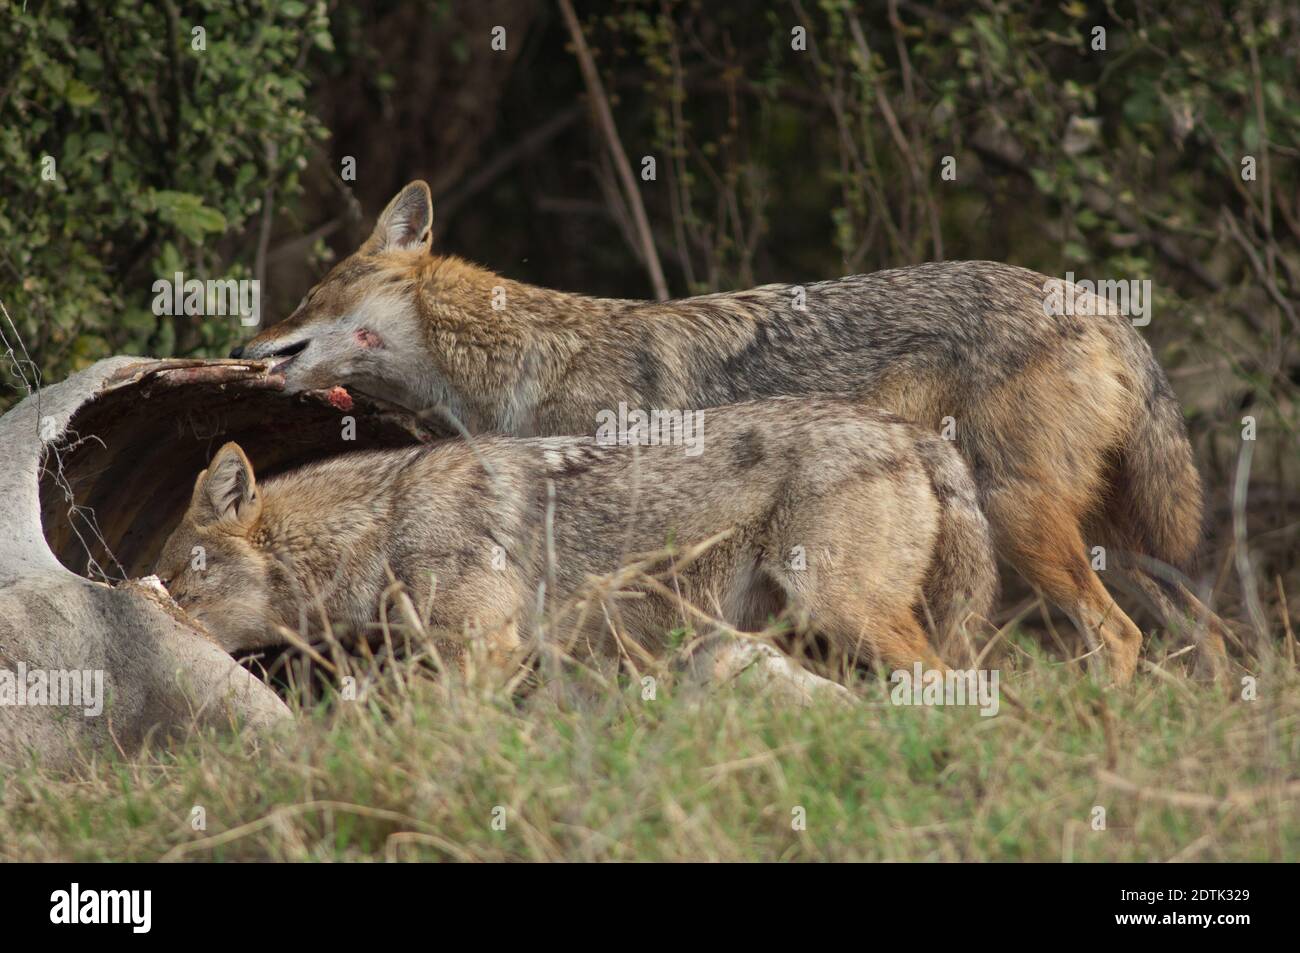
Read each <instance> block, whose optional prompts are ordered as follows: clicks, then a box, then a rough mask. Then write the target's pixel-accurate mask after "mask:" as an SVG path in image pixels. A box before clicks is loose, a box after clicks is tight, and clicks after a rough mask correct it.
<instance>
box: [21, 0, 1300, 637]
mask: <svg viewBox="0 0 1300 953" xmlns="http://www.w3.org/2000/svg"><path fill="white" fill-rule="evenodd" d="M577 8H578V9H577V13H578V17H579V19H580V20H581V22H582V25H583V29H584V34H585V37H586V42H587V44H588V45H589V46H590V48H591V50H592V54H593V56H594V58H595V62H596V65H597V67H598V69H599V74H600V77H601V79H602V81H603V84H604V88H605V90H606V91H607V93H608V95H609V98H610V102H611V106H612V112H613V117H614V121H615V123H616V126H617V134H618V137H619V139H620V140H621V142H622V144H623V147H624V149H625V150H626V152H627V155H628V156H629V158H630V159H631V163H632V166H633V169H634V171H638V172H639V170H640V168H641V162H640V160H641V157H642V156H646V155H651V156H654V157H655V158H656V161H657V172H658V176H657V179H656V180H655V181H653V182H645V181H641V180H640V178H639V177H638V179H637V186H638V189H639V193H640V196H641V199H642V200H643V202H644V204H645V207H646V211H647V216H648V220H649V223H650V228H651V231H652V234H653V239H654V243H655V246H656V248H657V251H658V256H659V257H660V259H661V260H662V262H663V269H664V272H665V274H666V279H667V285H668V289H669V291H670V293H671V294H673V295H686V294H693V293H699V292H705V291H712V290H720V289H732V288H738V287H744V286H748V285H752V284H758V283H762V282H767V281H787V280H789V281H809V280H814V279H820V278H830V277H835V276H838V275H842V274H847V273H852V272H863V271H872V270H875V269H879V268H887V267H894V266H899V265H905V264H909V263H912V262H920V261H927V260H932V259H938V258H947V259H961V258H982V259H995V260H999V261H1006V262H1013V263H1016V264H1021V265H1025V266H1028V267H1031V268H1035V269H1038V270H1041V271H1043V272H1045V273H1047V274H1049V275H1064V273H1065V272H1067V271H1073V272H1074V273H1075V274H1076V275H1077V276H1078V277H1090V278H1114V279H1135V278H1136V279H1141V278H1150V279H1152V281H1153V285H1154V289H1155V294H1156V300H1155V308H1154V315H1153V319H1152V322H1151V324H1150V326H1149V327H1147V328H1145V329H1144V330H1143V332H1142V333H1143V334H1144V335H1145V336H1146V338H1147V340H1148V341H1150V343H1151V344H1152V346H1153V348H1155V350H1156V352H1157V354H1158V356H1159V357H1160V359H1161V361H1162V363H1163V364H1164V366H1165V367H1166V368H1167V370H1168V371H1169V374H1170V377H1171V380H1172V381H1173V384H1174V387H1175V389H1176V390H1177V391H1178V393H1179V395H1180V398H1181V399H1182V402H1183V405H1184V409H1185V411H1186V414H1187V417H1188V421H1189V426H1190V429H1191V432H1192V437H1193V441H1194V444H1195V448H1196V453H1197V457H1198V460H1199V461H1200V463H1201V466H1202V469H1203V471H1204V473H1205V474H1206V477H1207V484H1208V501H1209V507H1208V509H1209V520H1210V523H1211V544H1210V545H1209V546H1208V547H1207V553H1206V561H1205V568H1206V570H1207V573H1208V575H1209V577H1210V578H1211V579H1212V580H1214V581H1215V583H1216V585H1217V586H1218V597H1219V600H1220V603H1221V604H1225V605H1227V606H1228V607H1229V608H1230V609H1231V610H1232V611H1235V612H1237V617H1238V618H1239V619H1242V620H1245V619H1247V618H1248V616H1249V613H1247V612H1246V611H1245V610H1244V607H1243V600H1244V594H1245V593H1246V592H1247V591H1254V592H1256V593H1258V594H1259V597H1260V599H1261V600H1262V601H1261V604H1260V609H1259V612H1257V613H1256V616H1255V619H1254V620H1253V621H1254V623H1255V628H1256V629H1257V630H1258V629H1259V627H1260V625H1261V624H1262V625H1263V626H1264V627H1266V628H1267V629H1269V630H1270V631H1272V632H1273V633H1277V632H1280V631H1282V630H1283V628H1284V626H1285V624H1286V623H1285V620H1286V619H1287V618H1288V617H1289V615H1290V616H1293V615H1294V614H1295V613H1294V611H1292V612H1291V613H1289V614H1288V613H1287V612H1285V611H1283V605H1284V602H1285V601H1286V600H1287V599H1288V598H1289V600H1290V604H1291V606H1293V607H1295V606H1300V568H1298V565H1300V564H1298V562H1297V559H1296V550H1297V535H1298V534H1297V528H1298V525H1300V500H1298V499H1297V492H1296V489H1297V480H1296V470H1297V467H1298V466H1300V459H1298V458H1300V454H1297V446H1298V444H1297V426H1298V425H1300V411H1298V410H1297V403H1296V391H1297V386H1298V383H1300V346H1298V345H1297V338H1300V334H1297V331H1298V330H1300V311H1298V309H1300V188H1297V186H1300V161H1298V160H1300V89H1298V88H1297V87H1298V85H1300V84H1298V83H1297V72H1298V63H1300V56H1298V53H1300V6H1297V5H1296V4H1295V3H1293V2H1290V0H1251V2H1242V3H1232V2H1214V0H1210V2H1198V3H1181V2H1168V3H1149V2H1139V3H1118V2H1116V3H1098V2H1082V0H1070V2H1059V0H1056V2H1014V3H1013V2H1002V0H979V2H955V0H951V2H950V0H931V2H910V0H888V2H879V3H849V2H841V0H824V2H817V0H802V2H798V0H796V2H790V3H785V2H777V0H772V2H769V3H760V2H738V3H705V2H700V0H593V2H580V3H578V4H577ZM497 25H500V26H504V27H505V28H506V38H507V50H506V51H505V52H494V51H493V50H492V49H491V47H490V41H491V30H492V28H493V27H494V26H497ZM195 26H202V27H203V28H204V30H205V31H206V44H207V47H206V50H203V51H195V50H193V49H192V48H191V43H190V41H191V30H192V29H193V28H194V27H195ZM795 26H803V27H805V28H806V30H807V34H808V43H807V50H806V51H803V52H797V51H794V50H792V49H791V30H792V28H793V27H795ZM1096 26H1102V27H1104V28H1105V29H1106V50H1105V51H1104V52H1101V51H1094V50H1092V49H1091V48H1090V41H1091V37H1092V30H1093V28H1094V27H1096ZM586 92H587V91H586V87H585V85H584V81H583V76H582V73H581V71H580V69H579V65H578V62H577V60H576V59H575V56H574V47H573V44H572V42H571V35H570V33H569V31H568V30H567V29H566V25H565V22H564V20H563V18H562V17H561V15H560V12H559V10H558V9H557V8H556V7H555V6H554V5H553V4H552V3H549V2H542V0H462V2H396V0H356V2H342V0H319V2H305V0H303V2H300V0H285V2H260V0H233V2H231V0H228V2H217V0H201V2H194V3H181V2H179V0H52V2H39V0H28V2H27V3H25V4H24V3H22V2H21V0H17V2H15V0H0V301H3V303H4V305H5V306H6V308H7V311H8V314H9V316H10V317H11V319H12V322H13V325H14V326H13V327H11V326H10V325H9V323H8V322H7V321H5V320H4V319H3V318H0V329H3V330H4V331H5V333H6V341H7V342H8V343H9V344H16V340H15V339H16V337H18V336H20V337H21V339H22V340H23V341H24V342H25V344H26V352H27V354H28V355H29V356H30V359H31V360H32V361H33V362H34V363H35V365H37V366H38V367H39V370H40V372H41V375H42V377H43V379H44V380H45V381H47V382H48V381H54V380H59V379H61V378H62V377H64V376H66V375H67V374H68V373H69V372H71V371H74V370H76V369H78V368H80V367H84V366H86V365H88V364H89V363H91V362H93V361H94V360H96V359H98V358H100V357H104V356H107V355H110V354H118V353H140V354H149V355H156V356H168V355H196V354H197V355H213V356H222V355H224V354H225V352H226V351H227V350H228V349H229V347H230V346H231V344H232V343H233V342H235V341H236V340H238V339H239V338H240V337H241V336H243V334H244V333H245V332H244V329H241V328H240V327H239V325H238V322H237V320H236V319H233V318H232V319H209V320H207V321H200V320H197V319H194V318H186V317H181V318H171V317H156V316H155V315H154V314H153V313H152V311H151V310H150V302H151V300H152V292H151V285H152V283H153V281H154V280H155V279H157V278H159V277H170V275H171V274H172V273H173V272H174V271H177V270H181V271H183V272H185V274H186V275H187V276H197V277H258V278H261V279H263V280H264V299H263V301H264V314H265V315H266V319H267V320H270V321H274V320H277V319H279V318H280V317H282V316H283V315H285V314H287V313H288V312H289V311H290V310H291V309H292V307H293V306H294V304H295V303H296V302H297V301H298V300H299V298H300V297H301V296H302V294H303V293H304V291H305V290H306V289H307V288H308V287H310V285H311V284H312V283H313V282H314V281H315V280H316V279H317V278H318V277H319V276H320V275H321V274H322V273H323V271H324V270H325V269H326V268H327V267H328V265H329V263H330V262H331V261H333V260H336V259H337V258H338V257H340V256H342V255H346V254H347V253H348V252H349V251H351V250H352V249H353V248H354V247H355V245H356V244H357V243H358V242H359V241H360V240H361V238H362V237H364V235H365V234H366V233H367V231H368V228H369V226H370V224H371V223H372V221H373V219H374V216H375V215H376V214H377V213H378V212H379V211H380V209H382V207H383V205H384V204H385V202H386V201H387V200H388V198H389V197H390V196H391V195H392V194H393V193H394V192H395V191H396V190H397V189H399V188H400V187H401V186H402V185H403V184H404V183H405V182H407V181H408V180H410V179H412V178H416V177H423V178H425V179H427V180H428V182H429V183H430V185H431V186H432V189H433V193H434V197H435V200H434V207H435V245H436V249H437V250H439V251H443V252H451V253H456V254H460V255H463V256H465V257H468V258H471V259H473V260H475V261H478V262H480V263H482V264H484V265H487V266H489V267H491V268H494V269H496V270H498V271H500V272H502V273H504V274H506V275H509V276H510V277H513V278H517V279H521V280H525V281H532V282H536V283H540V284H544V285H549V286H553V287H557V288H563V289H567V290H574V291H584V292H590V293H593V294H601V295H613V296H622V297H638V296H649V295H650V294H651V293H652V285H651V282H650V279H649V278H648V269H647V266H646V263H645V262H644V261H643V260H642V257H641V255H640V253H639V252H638V247H639V246H638V242H637V238H636V229H635V226H634V224H633V220H634V219H633V214H632V212H631V210H630V208H629V205H628V200H627V196H626V194H625V193H624V192H623V191H622V189H621V187H620V184H619V181H618V177H617V172H616V168H615V165H614V164H613V161H612V160H611V157H610V156H611V153H610V150H609V148H608V146H609V142H608V138H607V136H606V135H605V134H604V133H603V131H602V127H601V126H600V124H599V123H598V122H597V121H595V119H594V118H593V114H592V112H591V110H590V109H589V108H588V106H589V101H588V98H587V95H586ZM47 155H48V156H53V157H55V159H56V161H57V170H58V175H57V179H56V180H55V181H53V182H47V181H44V180H42V179H41V176H40V171H41V165H40V163H41V159H42V157H43V156H47ZM1247 155H1249V156H1253V157H1254V158H1255V161H1256V169H1257V178H1256V179H1255V180H1254V181H1243V180H1242V177H1241V174H1240V172H1241V161H1242V158H1243V157H1244V156H1247ZM347 156H351V157H353V158H355V160H356V180H355V181H353V182H345V181H342V180H341V178H340V170H341V168H342V162H343V159H344V157H347ZM944 156H952V157H953V158H954V159H955V161H956V172H957V176H956V180H955V181H943V180H942V179H941V178H940V174H939V173H940V165H941V161H942V158H943V157H944ZM15 332H17V333H16V334H15ZM12 357H14V359H17V358H19V357H21V354H18V355H13V356H12ZM9 363H10V362H9V361H6V364H9ZM6 369H7V370H8V368H6ZM16 384H17V378H16V377H12V378H9V379H7V380H6V382H5V388H6V390H5V391H4V392H3V393H2V394H0V408H3V407H4V406H6V405H7V404H8V403H11V402H12V401H13V400H14V399H16V398H17V397H18V396H20V395H19V391H18V388H17V387H16V386H15V385H16ZM1246 415H1251V416H1253V417H1255V418H1256V420H1257V426H1258V440H1257V441H1256V444H1255V446H1254V448H1253V449H1254V456H1253V460H1252V461H1251V465H1252V473H1251V480H1250V494H1249V507H1248V513H1249V520H1248V524H1243V525H1244V528H1245V529H1246V531H1247V532H1248V536H1249V538H1250V540H1251V552H1250V555H1251V562H1250V565H1249V566H1248V567H1247V566H1245V565H1244V564H1242V563H1239V562H1238V561H1237V560H1236V559H1235V558H1234V557H1235V556H1236V547H1235V544H1234V542H1233V540H1234V534H1233V523H1232V517H1233V511H1232V509H1233V508H1232V494H1231V492H1230V490H1231V485H1232V481H1233V479H1234V475H1235V470H1236V467H1237V465H1238V459H1239V454H1240V452H1241V449H1242V447H1243V441H1242V439H1241V433H1242V426H1243V417H1245V416H1246ZM1243 577H1244V578H1247V579H1248V580H1249V582H1248V583H1247V585H1244V586H1243V585H1242V581H1241V580H1242V578H1243ZM1261 613H1262V616H1261Z"/></svg>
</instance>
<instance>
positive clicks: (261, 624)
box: [157, 398, 997, 670]
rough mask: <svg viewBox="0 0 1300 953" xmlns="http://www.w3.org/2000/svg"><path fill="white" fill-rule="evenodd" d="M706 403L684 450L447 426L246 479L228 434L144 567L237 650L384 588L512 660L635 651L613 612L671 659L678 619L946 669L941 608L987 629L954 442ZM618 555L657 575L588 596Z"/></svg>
mask: <svg viewBox="0 0 1300 953" xmlns="http://www.w3.org/2000/svg"><path fill="white" fill-rule="evenodd" d="M702 413H703V414H704V415H705V420H704V421H703V423H704V424H707V427H704V428H703V429H702V430H701V429H699V428H698V426H697V436H698V438H699V440H700V441H701V443H700V444H698V445H697V448H696V449H698V450H699V451H700V452H698V453H691V454H688V453H685V452H684V451H683V447H682V446H680V445H677V444H674V443H672V442H657V443H649V444H647V445H645V446H642V445H640V444H639V443H633V444H630V445H626V444H614V445H608V444H602V443H599V442H597V441H596V440H594V439H593V438H590V437H548V438H532V439H521V438H508V437H484V438H482V439H478V440H475V441H473V442H472V443H471V442H469V441H464V440H459V439H453V440H447V441H443V442H439V443H436V444H432V445H428V446H419V447H413V448H410V449H397V450H387V451H378V452H366V453H353V454H345V455H342V456H339V457H335V458H332V459H329V460H325V461H322V462H318V463H315V464H311V465H309V466H307V467H305V468H303V469H301V470H297V471H293V472H290V473H285V474H282V475H279V476H275V477H272V478H270V479H267V480H264V481H260V482H259V481H258V480H257V478H256V475H255V473H254V471H253V466H252V464H251V463H250V462H249V460H248V459H247V457H246V456H245V455H244V453H243V451H242V450H241V449H240V448H239V447H238V446H237V445H235V444H226V445H225V446H224V447H222V448H221V449H220V450H219V451H218V452H217V454H216V455H215V457H214V458H213V460H212V462H211V463H210V465H209V466H208V468H207V469H206V470H205V471H204V472H203V473H202V474H200V475H199V477H198V479H197V481H196V483H195V486H194V492H193V495H192V498H191V502H190V506H189V508H188V510H187V511H186V513H185V515H184V517H183V518H182V520H181V523H180V525H179V526H178V527H177V528H176V529H175V530H174V531H173V533H172V534H171V536H170V537H169V539H168V540H167V542H166V544H165V545H164V548H163V551H162V554H161V556H160V558H159V561H158V567H157V572H158V575H159V577H160V578H161V579H162V580H163V584H164V585H165V586H166V587H167V589H168V591H169V592H171V594H172V596H173V597H174V598H175V599H176V601H177V602H178V603H179V604H180V605H181V606H182V607H183V608H185V609H186V610H188V611H189V612H190V613H191V614H193V615H194V616H195V617H196V618H197V619H198V620H199V621H200V622H201V623H203V624H204V625H205V627H206V628H208V629H209V631H210V632H211V633H212V635H213V636H214V637H215V638H216V640H217V641H218V642H219V643H220V644H221V645H222V646H223V647H224V648H226V649H227V650H232V651H233V650H236V649H244V648H252V647H257V646H264V645H270V644H274V643H277V642H282V641H284V640H285V636H284V634H283V630H284V629H288V630H290V631H291V632H292V631H297V630H299V629H300V625H301V620H302V618H303V616H304V615H306V616H307V617H308V618H309V619H312V620H314V619H317V618H320V617H321V616H323V617H324V618H328V619H329V620H330V623H331V625H332V626H334V627H337V629H338V630H340V631H344V630H351V631H353V632H356V631H359V630H361V629H363V628H364V627H365V626H366V624H367V623H369V622H371V621H372V620H374V619H375V618H376V617H377V612H378V609H379V605H380V602H381V600H382V599H383V598H384V597H385V594H386V593H389V592H391V586H392V584H393V583H394V582H398V583H401V584H403V585H404V586H405V587H406V590H407V591H408V592H409V594H410V596H411V598H412V600H413V602H414V604H415V605H417V606H425V605H428V606H429V607H430V611H431V616H430V619H429V622H428V624H429V625H430V627H431V628H432V629H434V630H438V631H444V632H446V631H448V630H451V631H461V630H462V627H463V626H466V625H467V626H468V627H469V629H470V630H472V632H473V633H475V634H477V635H478V636H479V637H480V638H481V639H482V640H483V642H484V644H486V645H487V646H489V648H490V652H489V653H488V657H489V658H491V659H494V660H497V661H499V662H501V663H503V664H505V663H508V662H509V661H510V660H511V659H514V658H516V657H517V656H518V655H519V653H520V652H521V651H523V652H526V651H530V650H531V649H533V648H535V647H536V646H535V644H534V642H533V637H534V636H535V635H536V633H537V631H538V622H539V619H542V618H545V619H546V620H547V627H548V631H550V632H553V633H555V634H554V635H552V636H550V637H549V638H550V639H551V641H552V642H554V641H555V640H557V639H562V640H564V642H565V646H564V647H565V648H567V649H569V650H570V651H577V652H583V653H587V652H593V651H594V653H595V654H597V655H599V654H608V655H612V656H617V655H618V653H619V652H626V651H628V650H629V648H628V646H627V645H625V644H623V643H621V642H620V640H619V638H616V637H615V636H614V634H613V633H612V632H611V627H612V626H614V625H617V629H618V632H619V633H620V637H621V638H629V639H631V640H632V642H633V643H634V645H635V646H637V647H638V651H642V652H645V653H648V654H649V655H652V656H657V657H662V656H661V653H662V652H663V650H664V649H665V648H666V647H667V646H668V639H669V633H670V632H671V631H672V630H674V629H680V628H682V627H683V625H684V624H686V625H689V626H690V627H691V628H693V629H694V630H696V631H699V632H703V633H705V634H706V635H707V637H708V639H711V640H714V643H715V644H714V649H711V650H709V651H708V652H704V653H703V654H704V655H706V656H708V655H710V654H713V655H714V656H715V658H714V661H713V662H712V663H709V664H713V665H714V666H715V668H719V669H721V670H728V669H730V668H733V667H734V666H732V665H731V662H734V659H735V655H734V653H735V652H737V651H745V649H744V648H743V646H744V645H745V643H747V642H750V641H752V640H739V641H736V640H734V638H733V639H732V640H730V641H728V639H727V638H726V636H728V635H731V636H734V632H733V631H732V630H736V631H751V632H752V631H757V630H760V629H763V628H765V627H766V626H767V625H768V624H769V623H772V622H773V621H774V620H775V621H778V622H784V623H788V625H789V628H790V631H791V632H794V633H806V634H808V635H810V636H815V637H817V638H819V639H820V640H821V643H819V644H824V646H825V647H828V648H829V649H830V651H831V653H832V654H833V656H835V657H838V658H839V659H841V660H845V661H847V662H848V663H849V664H856V663H857V662H859V661H865V660H868V659H874V660H875V661H876V662H877V663H879V664H880V665H881V666H883V667H888V668H890V669H904V668H910V667H911V666H912V665H913V664H914V663H916V662H920V663H922V665H924V666H926V667H931V668H939V669H942V668H944V665H943V662H942V661H941V660H940V658H939V657H938V655H937V654H936V652H935V650H934V648H933V647H932V645H931V643H930V641H929V640H928V639H927V633H926V629H927V628H931V620H932V621H933V626H932V628H933V631H934V632H935V633H936V635H937V637H938V638H939V639H940V640H941V641H947V640H948V639H949V638H951V637H952V636H953V635H954V634H956V633H958V632H959V631H961V630H962V629H963V628H966V627H968V626H971V625H976V626H978V625H980V620H982V619H984V618H986V617H987V615H988V612H989V610H990V604H991V602H992V599H993V596H994V589H995V587H996V580H997V575H996V566H995V564H994V559H993V551H992V544H991V542H990V539H989V534H988V524H987V522H986V521H985V519H984V515H983V514H982V513H981V512H980V509H979V506H978V504H977V503H976V498H975V496H976V494H975V485H974V483H973V482H972V481H971V478H970V474H969V473H968V472H967V470H966V467H965V465H964V463H963V462H962V460H961V457H960V456H959V455H958V454H957V452H956V451H955V450H954V449H953V448H952V446H951V445H950V444H949V443H947V442H946V441H944V440H942V439H940V438H939V437H937V436H935V435H933V434H929V433H927V432H925V431H923V430H922V429H921V428H919V427H917V426H915V425H913V424H910V423H905V422H903V421H900V420H898V419H896V418H893V417H889V416H887V415H880V414H876V413H874V412H871V411H868V410H866V409H865V408H863V407H861V406H860V405H858V404H856V403H853V402H848V401H836V400H831V399H820V400H819V399H808V400H803V399H794V398H777V399H773V400H767V401H755V402H749V403H742V404H737V405H734V406H729V407H723V408H718V409H716V410H708V411H703V412H702ZM196 553H199V554H201V555H202V558H201V559H196V558H195V554H196ZM665 553H667V555H665ZM629 560H633V561H636V560H643V561H646V560H648V563H647V565H646V566H645V568H644V570H643V572H644V574H645V576H638V577H637V578H638V579H642V580H643V579H644V578H647V577H649V576H651V575H653V574H655V573H659V574H663V582H662V583H661V584H660V585H659V586H655V585H653V584H650V583H645V584H644V586H643V587H642V589H641V590H640V598H632V599H618V600H616V601H614V602H612V603H611V604H610V605H611V606H612V608H610V606H605V605H600V606H597V605H593V598H594V597H591V596H590V595H589V594H587V590H585V589H584V586H587V585H589V583H590V581H591V580H592V579H594V578H608V577H609V576H610V574H613V573H616V572H618V571H619V570H620V569H622V568H624V567H626V566H627V564H628V561H629ZM390 574H391V575H390ZM637 585H641V583H637ZM539 593H541V594H542V595H541V600H540V604H539ZM564 606H568V607H569V608H568V609H567V610H565V611H566V612H568V614H567V615H565V614H563V613H560V612H558V610H556V607H564ZM686 607H691V608H689V609H688V608H686ZM606 609H609V612H611V613H612V616H611V615H610V614H607V612H606V611H605V610H606ZM543 610H544V611H543ZM715 622H716V626H715ZM713 628H716V631H710V630H711V629H713ZM720 637H721V640H720V641H719V639H720ZM705 667H706V668H707V666H705Z"/></svg>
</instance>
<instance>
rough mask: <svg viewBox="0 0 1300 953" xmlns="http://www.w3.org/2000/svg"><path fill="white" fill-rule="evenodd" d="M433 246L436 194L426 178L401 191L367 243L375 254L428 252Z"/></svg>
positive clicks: (385, 211) (386, 210)
mask: <svg viewBox="0 0 1300 953" xmlns="http://www.w3.org/2000/svg"><path fill="white" fill-rule="evenodd" d="M432 244H433V194H432V193H431V192H430V191H429V186H428V185H427V184H426V183H425V182H424V180H423V179H416V180H415V181H414V182H412V183H410V184H409V185H407V186H406V188H404V189H402V191H400V192H398V193H397V195H396V196H394V197H393V200H392V201H391V202H389V203H388V208H386V209H384V214H382V215H380V216H379V221H378V223H376V225H375V230H374V231H373V232H371V234H370V238H368V239H367V240H366V248H367V250H368V251H370V252H371V253H372V254H373V253H376V252H381V251H415V252H425V253H428V251H429V248H430V247H431V246H432Z"/></svg>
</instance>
